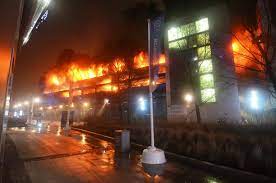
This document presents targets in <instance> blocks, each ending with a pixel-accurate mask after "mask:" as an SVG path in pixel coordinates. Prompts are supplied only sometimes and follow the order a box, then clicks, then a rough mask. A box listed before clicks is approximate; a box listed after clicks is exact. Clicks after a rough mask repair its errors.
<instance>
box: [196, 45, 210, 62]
mask: <svg viewBox="0 0 276 183" xmlns="http://www.w3.org/2000/svg"><path fill="white" fill-rule="evenodd" d="M197 57H198V59H199V60H204V59H208V58H211V47H210V46H203V47H199V48H198V49H197Z"/></svg>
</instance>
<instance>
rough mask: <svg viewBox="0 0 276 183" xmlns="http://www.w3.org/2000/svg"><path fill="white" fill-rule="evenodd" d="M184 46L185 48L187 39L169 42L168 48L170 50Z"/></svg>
mask: <svg viewBox="0 0 276 183" xmlns="http://www.w3.org/2000/svg"><path fill="white" fill-rule="evenodd" d="M186 48H187V40H186V39H181V40H178V41H174V42H170V43H169V49H171V50H183V49H186Z"/></svg>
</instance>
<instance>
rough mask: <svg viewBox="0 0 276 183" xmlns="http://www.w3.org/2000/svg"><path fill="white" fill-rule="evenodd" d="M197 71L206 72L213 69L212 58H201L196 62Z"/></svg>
mask: <svg viewBox="0 0 276 183" xmlns="http://www.w3.org/2000/svg"><path fill="white" fill-rule="evenodd" d="M198 71H199V74H206V73H210V72H212V71H213V65H212V60H210V59H209V60H203V61H201V62H198Z"/></svg>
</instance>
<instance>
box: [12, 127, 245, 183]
mask: <svg viewBox="0 0 276 183" xmlns="http://www.w3.org/2000/svg"><path fill="white" fill-rule="evenodd" d="M8 135H9V139H10V140H12V142H13V144H14V147H15V148H14V149H16V156H17V159H15V160H13V162H16V163H15V164H14V166H16V167H18V165H19V164H20V167H21V170H20V172H21V173H20V172H19V171H18V172H16V171H12V172H13V173H12V174H11V173H10V175H12V176H13V177H21V178H22V180H20V179H16V178H14V179H11V180H12V181H11V182H18V183H20V182H32V183H63V182H66V183H86V182H91V183H117V182H119V183H124V182H127V183H130V182H131V183H133V182H134V183H136V182H137V183H138V182H164V183H172V182H181V183H228V182H239V181H238V180H239V178H237V177H223V176H220V175H215V174H213V173H211V172H207V171H206V170H205V171H204V170H200V169H198V168H192V167H189V166H187V165H183V164H181V163H179V162H172V161H169V162H168V163H166V164H165V165H163V166H145V165H143V164H141V161H140V159H141V156H140V154H141V152H137V151H131V153H128V154H122V153H117V152H116V151H115V149H114V145H113V144H112V143H110V142H107V141H104V140H101V139H98V138H95V137H92V136H88V135H87V134H82V133H80V132H77V131H72V132H71V133H70V134H69V135H68V136H64V135H61V134H60V132H59V130H58V129H57V128H53V129H51V130H49V129H48V130H44V131H43V130H42V131H41V130H39V131H37V130H33V129H21V130H20V129H16V130H14V129H12V130H9V132H8ZM10 169H13V167H11V168H10ZM22 172H25V173H22ZM243 182H246V181H243Z"/></svg>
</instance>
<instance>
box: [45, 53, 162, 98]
mask: <svg viewBox="0 0 276 183" xmlns="http://www.w3.org/2000/svg"><path fill="white" fill-rule="evenodd" d="M133 63H134V68H135V69H140V68H144V67H148V66H149V64H148V56H147V54H146V53H145V52H140V53H139V54H138V55H136V56H135V57H134V59H133ZM158 63H159V64H164V63H165V55H161V56H160V58H159V60H158ZM125 70H126V65H125V62H124V60H123V59H119V58H116V59H114V60H113V62H112V63H109V64H91V65H89V66H87V67H82V66H80V65H79V64H78V63H77V62H73V63H71V64H70V65H69V66H67V67H66V69H59V68H55V69H54V70H51V71H50V72H48V74H47V75H46V88H45V90H44V93H52V92H59V91H64V92H63V93H62V96H63V97H69V93H68V92H66V90H68V88H69V85H70V84H69V83H70V82H73V83H75V84H76V83H77V82H79V81H84V80H89V79H92V78H97V77H104V78H103V79H101V81H100V82H97V84H99V85H103V86H101V87H99V88H97V91H110V92H117V91H118V86H115V85H113V84H112V77H109V76H108V75H110V74H112V72H115V73H116V72H124V71H125ZM160 70H162V71H161V72H165V70H164V69H163V68H161V69H160ZM142 83H143V84H141V85H145V84H146V83H145V82H142ZM138 85H140V84H138ZM73 95H78V93H76V92H75V93H73Z"/></svg>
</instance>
